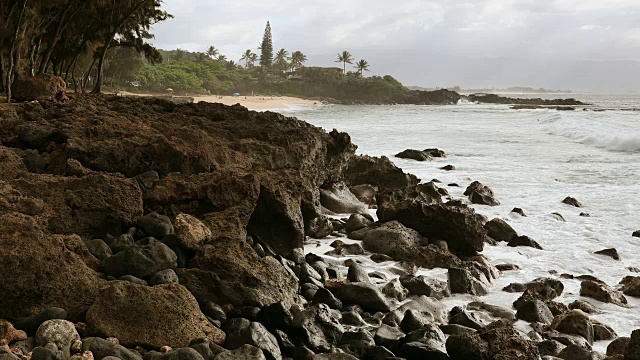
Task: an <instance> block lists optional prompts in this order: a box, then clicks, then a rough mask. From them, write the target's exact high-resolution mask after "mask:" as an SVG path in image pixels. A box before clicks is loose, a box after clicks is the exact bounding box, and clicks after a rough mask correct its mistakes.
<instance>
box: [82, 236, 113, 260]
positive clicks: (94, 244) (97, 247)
mask: <svg viewBox="0 0 640 360" xmlns="http://www.w3.org/2000/svg"><path fill="white" fill-rule="evenodd" d="M86 245H87V249H89V252H91V255H93V256H95V257H96V259H98V260H104V259H106V258H108V257H109V256H111V255H113V252H112V251H111V248H110V247H109V245H107V243H105V242H104V240H102V239H91V240H89V241H87V242H86Z"/></svg>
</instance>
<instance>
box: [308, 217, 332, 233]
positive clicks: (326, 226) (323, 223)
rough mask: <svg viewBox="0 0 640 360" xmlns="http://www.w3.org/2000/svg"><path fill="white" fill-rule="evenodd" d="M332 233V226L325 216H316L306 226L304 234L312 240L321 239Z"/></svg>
mask: <svg viewBox="0 0 640 360" xmlns="http://www.w3.org/2000/svg"><path fill="white" fill-rule="evenodd" d="M332 233H333V224H332V223H331V220H330V219H329V218H328V217H326V216H324V215H323V216H318V217H316V218H314V219H313V220H311V221H310V222H309V224H308V225H307V230H306V234H307V236H309V237H312V238H314V239H322V238H325V237H327V236H329V235H331V234H332Z"/></svg>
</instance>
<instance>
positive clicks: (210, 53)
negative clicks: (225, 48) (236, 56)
mask: <svg viewBox="0 0 640 360" xmlns="http://www.w3.org/2000/svg"><path fill="white" fill-rule="evenodd" d="M218 55H220V51H218V49H216V48H215V46H209V48H208V49H207V56H209V57H210V58H212V59H215V58H216V57H218Z"/></svg>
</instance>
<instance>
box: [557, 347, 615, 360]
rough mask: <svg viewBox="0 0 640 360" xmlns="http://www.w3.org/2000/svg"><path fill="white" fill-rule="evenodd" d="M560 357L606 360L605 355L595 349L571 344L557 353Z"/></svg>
mask: <svg viewBox="0 0 640 360" xmlns="http://www.w3.org/2000/svg"><path fill="white" fill-rule="evenodd" d="M557 358H558V359H566V360H605V356H604V355H602V354H599V353H597V352H595V351H590V350H587V349H585V348H582V347H580V346H578V345H569V346H567V347H566V348H564V349H562V351H560V353H559V354H558V355H557Z"/></svg>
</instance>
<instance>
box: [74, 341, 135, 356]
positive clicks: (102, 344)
mask: <svg viewBox="0 0 640 360" xmlns="http://www.w3.org/2000/svg"><path fill="white" fill-rule="evenodd" d="M82 350H83V351H91V353H92V354H93V358H94V359H95V360H100V359H104V358H106V357H116V358H118V359H121V360H141V359H142V357H141V356H140V355H139V354H137V353H135V352H132V351H131V350H128V349H127V348H125V347H124V346H121V345H119V344H116V343H114V342H113V341H109V340H105V339H101V338H97V337H91V338H87V339H84V340H83V341H82Z"/></svg>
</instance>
